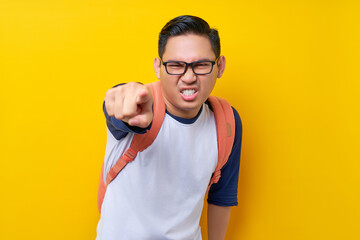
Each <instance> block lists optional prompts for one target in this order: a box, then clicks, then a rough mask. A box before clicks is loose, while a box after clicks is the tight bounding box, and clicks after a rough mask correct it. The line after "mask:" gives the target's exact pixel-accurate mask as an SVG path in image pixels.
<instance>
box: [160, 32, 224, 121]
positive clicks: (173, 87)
mask: <svg viewBox="0 0 360 240" xmlns="http://www.w3.org/2000/svg"><path fill="white" fill-rule="evenodd" d="M215 58H216V57H215V53H214V51H213V50H212V48H211V43H210V40H209V39H208V38H207V37H206V36H201V35H195V34H186V35H180V36H174V37H170V38H169V39H168V41H167V44H166V46H165V52H164V55H163V59H162V60H163V62H168V61H183V62H187V63H191V62H194V61H200V60H207V61H215ZM154 68H155V73H156V76H157V78H158V79H160V81H161V85H162V93H163V96H164V100H165V103H166V108H167V110H168V111H169V112H170V113H171V114H173V115H175V116H178V117H182V118H193V117H195V116H196V115H197V113H198V112H199V110H200V108H201V105H202V104H203V103H204V102H205V101H206V99H207V98H208V97H209V95H210V93H211V91H212V90H213V88H214V86H215V82H216V79H217V78H218V77H221V75H222V73H223V71H224V69H225V58H224V56H221V57H219V59H218V61H217V62H216V63H215V65H214V67H213V70H212V72H211V73H210V74H207V75H196V74H195V73H194V72H193V70H192V68H191V67H190V66H188V68H187V70H186V72H185V73H184V74H182V75H169V74H168V73H167V72H166V70H165V66H164V65H163V64H162V63H161V62H160V59H158V58H156V59H155V60H154ZM185 90H187V91H185ZM189 90H190V91H189Z"/></svg>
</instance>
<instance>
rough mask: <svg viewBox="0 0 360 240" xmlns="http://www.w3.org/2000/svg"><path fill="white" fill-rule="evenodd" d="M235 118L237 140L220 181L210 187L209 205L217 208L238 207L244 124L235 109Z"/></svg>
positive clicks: (222, 171) (222, 170)
mask: <svg viewBox="0 0 360 240" xmlns="http://www.w3.org/2000/svg"><path fill="white" fill-rule="evenodd" d="M233 112H234V117H235V139H234V144H233V148H232V151H231V154H230V156H229V159H228V161H227V162H226V164H225V165H224V166H223V167H222V169H221V177H220V179H219V181H218V182H217V183H215V184H213V185H212V186H211V187H210V190H209V194H208V199H207V201H208V203H210V204H214V205H217V206H237V205H238V201H237V191H238V180H239V170H240V153H241V142H242V123H241V119H240V116H239V114H238V112H237V111H236V110H235V109H234V108H233Z"/></svg>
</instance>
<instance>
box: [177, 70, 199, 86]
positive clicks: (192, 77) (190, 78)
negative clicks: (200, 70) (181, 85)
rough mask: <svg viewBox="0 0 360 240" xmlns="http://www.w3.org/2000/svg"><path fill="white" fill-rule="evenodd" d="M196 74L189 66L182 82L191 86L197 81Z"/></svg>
mask: <svg viewBox="0 0 360 240" xmlns="http://www.w3.org/2000/svg"><path fill="white" fill-rule="evenodd" d="M196 77H197V76H196V74H195V73H194V71H193V70H192V68H191V66H188V68H187V69H186V72H185V73H184V74H183V75H182V76H181V81H183V82H185V83H187V84H190V83H193V82H195V81H196Z"/></svg>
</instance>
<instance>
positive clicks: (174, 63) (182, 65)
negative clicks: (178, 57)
mask: <svg viewBox="0 0 360 240" xmlns="http://www.w3.org/2000/svg"><path fill="white" fill-rule="evenodd" d="M167 66H168V67H171V68H183V67H184V64H183V63H177V62H171V63H168V64H167Z"/></svg>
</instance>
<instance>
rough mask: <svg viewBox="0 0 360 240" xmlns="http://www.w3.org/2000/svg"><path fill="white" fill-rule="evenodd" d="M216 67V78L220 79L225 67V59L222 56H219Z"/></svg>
mask: <svg viewBox="0 0 360 240" xmlns="http://www.w3.org/2000/svg"><path fill="white" fill-rule="evenodd" d="M217 65H218V69H219V70H218V75H217V77H218V78H221V76H222V75H223V73H224V71H225V65H226V59H225V57H224V56H220V57H219V59H218V62H217Z"/></svg>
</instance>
